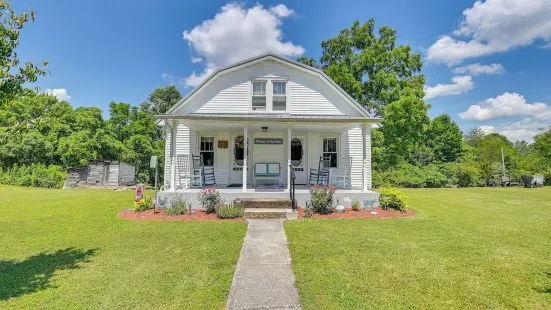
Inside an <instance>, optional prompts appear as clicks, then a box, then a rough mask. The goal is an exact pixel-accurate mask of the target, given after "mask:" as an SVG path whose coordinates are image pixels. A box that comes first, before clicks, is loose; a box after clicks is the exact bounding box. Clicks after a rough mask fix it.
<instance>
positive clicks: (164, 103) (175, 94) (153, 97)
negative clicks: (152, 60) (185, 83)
mask: <svg viewBox="0 0 551 310" xmlns="http://www.w3.org/2000/svg"><path fill="white" fill-rule="evenodd" d="M180 99H182V94H181V93H180V91H179V90H178V88H176V86H174V85H169V86H167V87H165V88H157V89H155V90H154V91H152V92H151V94H149V96H148V97H147V100H146V101H145V102H144V103H142V110H146V111H147V110H150V111H151V113H153V114H154V115H158V114H164V113H166V111H168V110H169V109H170V108H172V107H173V106H174V105H175V104H176V103H177V102H178V101H179V100H180Z"/></svg>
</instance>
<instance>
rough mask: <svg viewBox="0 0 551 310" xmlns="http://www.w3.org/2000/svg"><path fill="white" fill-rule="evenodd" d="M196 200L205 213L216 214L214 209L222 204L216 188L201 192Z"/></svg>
mask: <svg viewBox="0 0 551 310" xmlns="http://www.w3.org/2000/svg"><path fill="white" fill-rule="evenodd" d="M198 200H199V202H200V203H201V206H202V207H203V208H204V209H205V212H207V213H213V212H216V207H217V206H219V205H220V204H222V198H220V193H219V192H218V191H217V190H216V188H206V189H203V190H201V192H200V193H199V197H198Z"/></svg>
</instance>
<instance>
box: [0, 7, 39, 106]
mask: <svg viewBox="0 0 551 310" xmlns="http://www.w3.org/2000/svg"><path fill="white" fill-rule="evenodd" d="M34 17H35V12H34V11H30V12H29V13H26V12H23V13H21V14H17V13H15V12H14V11H13V10H12V9H11V5H10V3H9V2H8V1H5V0H0V49H1V53H0V105H2V104H5V103H6V102H7V101H8V100H10V99H13V98H14V97H15V96H17V95H20V94H23V93H24V92H25V89H24V88H23V85H24V84H25V83H33V82H36V81H37V79H38V76H43V75H46V70H45V67H46V66H47V65H48V63H47V62H45V61H43V62H42V64H41V65H37V64H34V63H32V62H26V63H25V64H23V65H19V63H20V60H19V58H18V57H17V53H16V52H15V49H16V48H17V46H18V45H19V43H20V42H19V33H20V31H21V29H23V26H24V25H25V24H26V23H27V22H29V20H30V21H34Z"/></svg>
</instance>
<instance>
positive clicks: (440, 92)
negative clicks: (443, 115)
mask: <svg viewBox="0 0 551 310" xmlns="http://www.w3.org/2000/svg"><path fill="white" fill-rule="evenodd" d="M452 82H453V83H452V84H436V86H425V87H424V90H425V93H426V95H425V99H432V98H436V97H443V96H456V95H461V94H463V93H466V92H467V91H469V90H471V89H473V88H474V83H473V81H472V77H471V76H470V75H465V76H455V77H453V78H452Z"/></svg>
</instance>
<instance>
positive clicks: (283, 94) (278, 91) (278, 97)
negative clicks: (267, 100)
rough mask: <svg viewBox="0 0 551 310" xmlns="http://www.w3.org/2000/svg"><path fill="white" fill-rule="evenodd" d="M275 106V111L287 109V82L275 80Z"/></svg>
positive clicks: (273, 98) (273, 85) (273, 84)
mask: <svg viewBox="0 0 551 310" xmlns="http://www.w3.org/2000/svg"><path fill="white" fill-rule="evenodd" d="M272 87H273V96H272V100H273V106H272V109H273V110H274V111H285V110H287V82H273V83H272Z"/></svg>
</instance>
